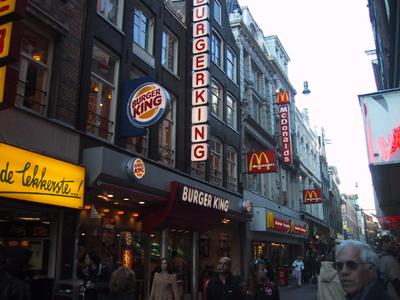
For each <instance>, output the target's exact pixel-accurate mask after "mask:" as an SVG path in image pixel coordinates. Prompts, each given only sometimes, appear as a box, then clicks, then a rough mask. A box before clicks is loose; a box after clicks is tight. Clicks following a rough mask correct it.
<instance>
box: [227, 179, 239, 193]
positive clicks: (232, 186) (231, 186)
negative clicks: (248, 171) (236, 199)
mask: <svg viewBox="0 0 400 300" xmlns="http://www.w3.org/2000/svg"><path fill="white" fill-rule="evenodd" d="M226 184H227V188H228V190H231V191H237V177H231V176H227V178H226Z"/></svg>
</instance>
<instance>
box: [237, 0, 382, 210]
mask: <svg viewBox="0 0 400 300" xmlns="http://www.w3.org/2000/svg"><path fill="white" fill-rule="evenodd" d="M239 4H240V5H241V6H242V7H243V6H248V7H249V9H250V12H251V14H252V16H253V17H254V19H255V20H256V22H257V24H258V26H259V27H260V28H261V29H262V31H263V33H264V35H265V36H267V35H277V36H278V37H279V39H280V41H281V42H282V44H283V46H284V48H285V50H286V52H287V53H288V55H289V57H290V60H291V61H290V62H289V79H290V81H291V82H292V84H293V85H294V87H295V88H296V90H297V96H296V103H297V106H298V107H299V108H300V109H302V108H304V107H307V108H308V110H309V116H310V122H311V124H312V125H313V126H314V125H316V126H318V127H321V126H323V127H324V128H325V133H326V137H327V138H328V139H330V140H331V141H332V143H331V144H330V145H328V146H327V156H328V163H329V165H336V166H337V167H338V171H339V177H340V180H341V182H342V183H341V185H340V191H341V192H342V193H358V194H359V196H360V201H359V203H360V205H361V207H362V208H364V209H371V208H374V207H375V206H374V200H373V189H372V181H371V175H370V172H369V169H368V158H367V152H366V144H365V135H364V128H363V123H362V117H361V112H360V107H359V104H358V97H357V95H359V94H366V93H371V92H374V91H376V86H375V81H374V78H373V72H372V67H371V57H368V56H367V55H366V54H365V51H366V50H371V49H375V45H374V41H373V34H372V29H371V23H370V21H369V13H368V7H367V0H335V1H332V0H302V1H298V0H239ZM305 80H307V81H308V82H309V88H310V90H311V94H309V95H308V96H304V95H302V93H301V92H302V90H303V81H305ZM356 182H357V184H358V188H356Z"/></svg>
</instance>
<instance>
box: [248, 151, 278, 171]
mask: <svg viewBox="0 0 400 300" xmlns="http://www.w3.org/2000/svg"><path fill="white" fill-rule="evenodd" d="M247 165H248V172H249V173H250V174H258V173H272V172H276V158H275V152H274V151H273V150H264V151H258V152H249V153H247Z"/></svg>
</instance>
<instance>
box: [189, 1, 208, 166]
mask: <svg viewBox="0 0 400 300" xmlns="http://www.w3.org/2000/svg"><path fill="white" fill-rule="evenodd" d="M209 2H210V0H193V50H192V53H193V65H192V69H193V73H192V76H193V77H192V131H191V133H192V134H191V142H192V147H191V160H192V161H205V160H207V157H208V143H207V142H208V129H209V128H208V103H209V84H210V71H209V68H210V57H209V50H210V37H209V36H210V3H209Z"/></svg>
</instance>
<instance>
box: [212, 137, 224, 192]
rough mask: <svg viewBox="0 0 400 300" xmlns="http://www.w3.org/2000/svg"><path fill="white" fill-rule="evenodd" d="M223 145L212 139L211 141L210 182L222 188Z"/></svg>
mask: <svg viewBox="0 0 400 300" xmlns="http://www.w3.org/2000/svg"><path fill="white" fill-rule="evenodd" d="M222 149H223V147H222V143H221V142H220V141H219V140H218V139H216V138H214V137H212V138H211V140H210V182H211V183H213V184H216V185H219V186H222V159H223V157H222Z"/></svg>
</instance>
